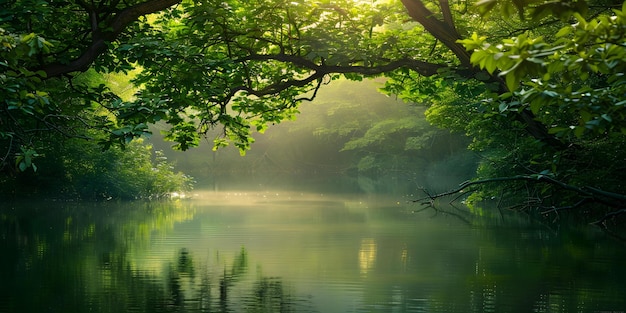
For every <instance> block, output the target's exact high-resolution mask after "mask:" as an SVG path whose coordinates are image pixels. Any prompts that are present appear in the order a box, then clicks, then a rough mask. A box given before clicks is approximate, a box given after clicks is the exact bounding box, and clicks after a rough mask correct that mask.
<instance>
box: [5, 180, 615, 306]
mask: <svg viewBox="0 0 626 313" xmlns="http://www.w3.org/2000/svg"><path fill="white" fill-rule="evenodd" d="M416 209H417V207H414V206H412V205H410V204H407V203H406V198H403V197H394V196H389V195H371V194H370V195H364V194H348V195H346V194H327V193H319V192H313V191H312V192H306V193H305V192H297V191H291V192H287V191H271V190H264V191H223V192H208V193H205V194H199V195H197V196H196V199H187V200H179V201H173V202H133V203H110V202H109V203H96V204H93V203H91V204H89V203H68V202H64V203H59V202H51V201H48V202H37V201H30V202H21V203H4V204H1V205H0V255H1V258H0V312H7V313H8V312H602V311H613V312H622V311H624V310H626V300H625V299H624V298H625V297H624V294H626V283H625V282H626V269H625V268H626V267H625V266H624V260H626V258H625V257H626V249H625V248H624V246H623V244H621V243H620V242H619V241H616V240H615V239H612V238H610V237H608V236H606V235H605V234H604V233H602V232H599V231H596V230H594V229H590V228H585V229H583V230H571V231H556V230H553V229H550V228H549V227H546V226H544V225H540V224H537V223H532V222H530V221H527V220H525V219H524V218H523V217H521V216H507V217H506V218H505V219H504V220H502V219H498V220H497V223H494V222H484V221H476V220H474V219H471V218H470V217H468V215H467V214H465V213H462V211H453V212H456V213H458V214H460V215H461V217H464V218H459V217H457V216H454V215H450V214H442V213H440V214H435V213H434V212H433V211H432V210H426V211H420V212H415V211H416ZM451 210H454V209H451Z"/></svg>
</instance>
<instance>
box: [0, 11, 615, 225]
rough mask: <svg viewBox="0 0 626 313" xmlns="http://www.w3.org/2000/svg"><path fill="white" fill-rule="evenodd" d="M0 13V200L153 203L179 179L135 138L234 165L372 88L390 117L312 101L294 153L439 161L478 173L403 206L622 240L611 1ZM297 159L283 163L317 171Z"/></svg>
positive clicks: (373, 168) (377, 168)
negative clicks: (499, 213) (459, 208)
mask: <svg viewBox="0 0 626 313" xmlns="http://www.w3.org/2000/svg"><path fill="white" fill-rule="evenodd" d="M0 8H1V9H0V111H1V113H0V193H1V194H2V197H24V196H29V195H40V196H42V197H43V196H46V195H50V194H56V195H59V197H63V198H79V199H86V200H87V199H88V200H102V199H111V198H121V199H132V198H159V197H164V196H166V195H168V194H171V193H172V192H175V191H178V190H183V189H185V188H189V186H190V185H192V184H193V178H192V177H190V176H188V175H187V174H184V173H181V172H178V171H176V170H175V169H174V167H173V164H172V163H171V162H170V160H168V159H167V158H166V157H165V156H164V153H163V152H161V151H160V150H159V149H155V148H154V146H153V145H152V144H148V143H147V138H148V136H150V135H151V134H152V133H155V132H156V133H158V134H155V135H158V136H163V138H164V139H165V140H168V141H170V142H171V143H172V148H173V149H176V150H180V151H187V150H193V149H197V148H196V147H197V146H199V145H200V144H201V143H202V142H204V141H208V142H209V144H210V145H211V146H212V148H213V150H217V151H218V153H219V151H221V150H222V149H224V148H225V147H227V146H231V147H235V148H236V149H238V150H239V152H240V153H241V154H246V152H247V151H255V149H257V148H259V149H262V146H259V147H256V146H255V140H256V139H257V138H260V137H261V136H263V135H264V133H265V132H266V131H267V134H270V132H271V129H272V128H273V127H278V126H281V125H276V124H280V123H281V122H285V121H290V120H295V121H294V122H293V125H298V124H297V123H298V120H297V117H298V114H299V113H300V111H304V110H305V105H306V104H308V103H309V102H312V101H314V100H316V99H317V98H320V97H323V95H324V93H325V91H326V90H329V89H330V88H332V86H335V85H340V84H348V82H346V81H363V80H368V79H374V82H376V84H379V85H377V86H378V87H377V88H378V90H379V91H380V92H381V93H383V94H385V95H387V96H389V97H390V98H391V99H399V100H401V101H402V102H403V103H402V107H400V105H399V104H394V105H391V104H387V105H386V106H377V107H376V108H374V106H372V105H371V104H365V103H363V104H362V105H361V104H359V109H360V110H362V111H363V112H364V114H363V115H359V116H360V118H362V120H359V119H355V118H354V117H353V116H345V117H342V116H341V114H342V105H344V106H345V105H346V104H345V102H342V100H341V97H342V96H345V97H348V98H358V97H363V98H364V99H365V100H364V101H368V100H367V99H369V98H374V96H368V95H360V94H351V91H349V90H351V89H350V88H345V89H344V95H342V96H336V95H335V96H333V99H331V100H328V99H327V100H326V102H327V103H331V104H330V106H329V107H328V108H327V109H326V114H329V112H333V114H337V116H335V117H334V118H332V119H329V118H325V117H324V116H319V118H318V121H319V122H318V123H319V124H318V125H316V128H315V130H314V131H313V132H308V133H307V136H309V137H310V139H307V137H301V138H302V139H301V140H313V139H311V138H315V140H321V139H323V138H326V139H327V142H328V144H327V145H326V146H325V149H329V150H330V149H334V150H333V151H339V150H341V151H343V152H342V154H339V155H341V157H343V158H345V160H341V161H338V163H334V165H335V166H337V169H336V171H338V172H341V173H343V174H345V175H363V176H366V177H372V178H374V179H376V177H378V176H380V175H382V174H384V173H389V172H390V171H392V170H393V171H397V172H402V173H404V174H408V175H410V174H411V173H414V172H416V171H418V169H419V170H424V169H425V168H427V167H428V166H429V164H432V163H429V162H430V161H433V160H435V159H438V158H441V155H442V154H443V155H445V154H446V153H448V152H449V151H450V149H452V150H453V151H455V152H459V153H465V154H463V155H465V156H467V157H465V158H462V159H463V160H460V161H459V162H465V163H460V164H462V165H461V166H460V167H463V168H464V169H467V168H471V165H470V164H471V163H472V162H475V165H476V167H475V171H472V173H470V174H469V175H470V176H469V177H467V178H468V179H467V180H465V181H458V182H457V184H458V188H455V189H453V190H449V191H441V190H436V191H432V190H429V189H427V188H423V189H422V190H421V192H422V193H423V196H422V195H416V199H415V201H417V202H420V203H424V204H425V205H433V203H434V202H435V200H437V199H438V198H441V197H445V196H454V197H465V198H466V200H465V202H466V203H467V204H468V205H479V204H480V203H482V202H485V201H491V202H495V204H496V205H497V206H498V207H500V208H506V209H511V210H518V211H523V212H529V213H532V214H536V215H538V216H543V217H545V218H546V219H548V220H560V219H564V220H569V219H573V220H577V221H583V222H586V223H595V224H596V225H599V226H602V227H615V226H617V227H620V226H623V222H624V218H625V217H626V214H624V213H626V207H625V204H626V186H625V185H624V182H625V181H626V177H625V175H626V174H625V173H626V171H625V169H626V168H625V166H626V165H625V164H626V163H625V162H624V161H625V160H626V96H625V95H626V76H625V75H624V72H625V69H626V40H625V38H626V2H625V3H621V2H617V1H611V0H606V1H605V0H593V1H583V0H577V1H568V0H563V1H543V0H532V1H531V0H514V1H509V0H482V1H478V2H471V1H467V0H458V1H449V0H437V1H434V0H433V1H430V0H402V1H397V0H365V1H364V0H361V1H357V0H333V1H331V0H320V1H305V0H293V1H283V0H252V1H230V0H228V1H213V0H202V1H187V0H128V1H119V0H99V1H98V0H95V1H83V0H67V1H52V0H48V1H46V0H9V1H4V2H3V3H2V4H0ZM111 77H113V78H111ZM112 80H113V81H117V82H121V83H122V86H121V87H119V86H118V87H116V86H114V84H111V81H112ZM126 85H131V86H132V87H131V88H130V89H129V88H127V87H126ZM128 90H130V92H129V91H128ZM129 93H130V94H129ZM333 101H335V103H334V104H332V102H333ZM361 108H362V109H361ZM377 110H378V111H377ZM373 115H377V116H379V117H382V121H377V122H372V120H368V116H369V117H371V116H373ZM348 135H349V136H348ZM299 138H300V137H299ZM205 139H206V140H205ZM339 139H341V140H339ZM299 140H300V139H299ZM434 142H436V143H437V144H433V143H434ZM287 146H288V145H287ZM435 147H436V148H435ZM166 148H167V149H169V147H166ZM437 149H443V150H446V149H447V150H446V151H437ZM465 149H469V151H465ZM251 153H252V152H251ZM297 153H300V154H301V155H298V156H296V158H299V159H301V160H302V161H303V162H301V163H299V164H303V163H304V161H307V160H309V159H307V157H311V156H314V155H315V154H314V151H298V152H297ZM281 163H284V162H281ZM259 166H260V170H262V169H263V167H266V166H267V164H260V165H259ZM302 170H304V168H303V169H302ZM466 174H467V173H465V172H464V173H463V175H466ZM407 184H408V183H407Z"/></svg>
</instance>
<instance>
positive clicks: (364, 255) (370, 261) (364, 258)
mask: <svg viewBox="0 0 626 313" xmlns="http://www.w3.org/2000/svg"><path fill="white" fill-rule="evenodd" d="M375 264H376V241H374V238H365V239H363V240H361V247H360V248H359V268H360V269H361V274H362V275H364V276H367V272H369V271H370V270H372V269H374V266H375Z"/></svg>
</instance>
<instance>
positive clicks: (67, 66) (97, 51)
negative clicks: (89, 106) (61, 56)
mask: <svg viewBox="0 0 626 313" xmlns="http://www.w3.org/2000/svg"><path fill="white" fill-rule="evenodd" d="M181 1H182V0H148V1H145V2H142V3H138V4H136V5H133V6H130V7H128V8H126V9H123V10H122V11H120V12H119V13H117V14H116V15H115V16H114V17H113V18H112V19H111V20H110V22H109V23H107V26H106V27H104V29H105V30H106V31H105V32H102V33H101V34H98V31H97V30H96V31H94V32H93V34H94V38H93V40H92V43H91V44H90V45H89V46H88V47H87V48H86V49H85V50H84V51H83V52H82V54H81V55H80V56H79V57H78V58H76V59H74V60H72V61H70V62H69V63H54V64H48V65H44V66H43V67H42V68H41V69H40V70H43V71H44V72H46V75H47V76H46V77H47V78H51V77H58V76H62V75H65V74H69V73H72V72H78V71H80V72H84V71H86V70H87V69H89V67H90V66H91V64H92V63H93V62H94V61H95V60H96V58H97V57H98V56H100V55H101V54H102V53H104V52H105V51H106V50H107V43H108V42H111V41H114V40H115V39H116V38H117V37H118V36H119V35H120V34H121V33H122V32H123V31H124V29H126V27H127V26H128V25H130V24H131V23H132V22H135V21H136V20H137V19H138V18H139V17H141V16H144V15H147V14H151V13H156V12H160V11H162V10H165V9H167V8H169V7H171V6H174V5H176V4H178V3H180V2H181Z"/></svg>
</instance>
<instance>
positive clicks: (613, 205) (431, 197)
mask: <svg viewBox="0 0 626 313" xmlns="http://www.w3.org/2000/svg"><path fill="white" fill-rule="evenodd" d="M512 181H526V182H529V183H534V184H550V185H553V186H556V187H558V188H560V189H562V190H566V191H569V192H572V193H574V194H575V195H576V196H577V197H578V198H579V200H578V201H577V202H575V203H573V204H571V205H563V206H554V205H552V206H543V205H542V204H543V199H541V198H537V199H534V198H533V201H532V202H528V201H527V204H528V203H534V204H535V205H534V206H535V207H537V208H540V209H542V210H541V211H540V213H541V214H557V215H558V213H559V212H561V211H565V210H573V209H577V208H580V207H582V206H585V205H591V204H599V205H602V206H605V207H607V208H609V209H610V210H609V211H608V212H607V213H605V214H604V215H603V216H602V217H601V218H600V219H598V220H596V221H594V222H592V224H595V225H598V226H601V227H606V222H607V221H608V220H611V219H615V218H617V217H619V216H621V215H623V214H626V195H623V194H619V193H614V192H610V191H605V190H601V189H598V188H594V187H590V186H584V187H578V186H574V185H570V184H567V183H565V182H562V181H560V180H557V179H555V178H553V177H551V176H548V175H542V174H537V175H517V176H509V177H495V178H488V179H481V180H474V181H466V182H463V183H461V184H460V185H459V187H458V188H455V189H452V190H449V191H446V192H442V193H438V194H430V193H429V192H428V191H427V190H425V189H422V191H423V192H424V193H425V194H426V195H427V196H426V197H423V198H420V199H416V200H413V202H419V203H420V204H422V205H427V206H431V207H432V206H434V201H435V200H436V199H440V198H443V197H447V196H451V195H457V197H455V198H454V199H452V200H451V201H450V202H454V201H456V200H457V199H458V198H459V197H461V196H463V195H465V194H467V193H469V192H473V191H474V190H472V191H468V190H467V189H468V188H470V187H476V186H479V185H485V184H491V183H501V182H512ZM527 206H528V205H523V206H522V207H527ZM514 207H516V206H514Z"/></svg>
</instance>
